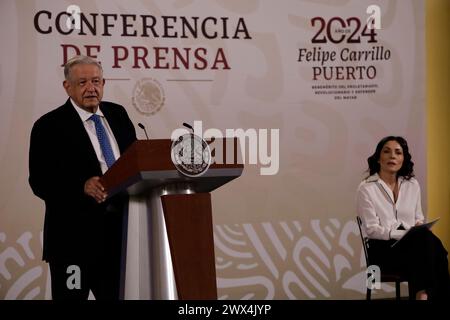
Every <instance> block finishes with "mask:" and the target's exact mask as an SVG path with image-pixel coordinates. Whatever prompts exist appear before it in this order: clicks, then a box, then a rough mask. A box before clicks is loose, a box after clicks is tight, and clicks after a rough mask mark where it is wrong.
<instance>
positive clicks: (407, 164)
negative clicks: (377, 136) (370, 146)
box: [367, 136, 414, 180]
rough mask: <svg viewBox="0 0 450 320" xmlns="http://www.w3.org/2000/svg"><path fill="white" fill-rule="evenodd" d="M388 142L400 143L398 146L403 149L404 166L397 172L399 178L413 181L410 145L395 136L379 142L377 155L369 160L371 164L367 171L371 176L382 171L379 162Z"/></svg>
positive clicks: (376, 150)
mask: <svg viewBox="0 0 450 320" xmlns="http://www.w3.org/2000/svg"><path fill="white" fill-rule="evenodd" d="M388 141H396V142H398V144H399V145H400V146H401V147H402V149H403V158H404V160H403V165H402V167H401V168H400V170H399V171H398V172H397V177H404V178H405V179H406V180H409V179H411V178H412V177H414V169H413V168H414V162H412V161H411V154H410V153H409V148H408V143H407V142H406V140H405V139H404V138H403V137H395V136H388V137H385V138H383V139H381V141H380V142H378V145H377V148H376V149H375V153H374V154H373V155H371V156H370V157H369V158H367V163H368V164H369V169H368V170H367V171H369V176H371V175H373V174H375V173H378V172H379V171H380V164H379V163H378V161H379V160H380V154H381V150H382V149H383V147H384V145H385V144H386V142H388Z"/></svg>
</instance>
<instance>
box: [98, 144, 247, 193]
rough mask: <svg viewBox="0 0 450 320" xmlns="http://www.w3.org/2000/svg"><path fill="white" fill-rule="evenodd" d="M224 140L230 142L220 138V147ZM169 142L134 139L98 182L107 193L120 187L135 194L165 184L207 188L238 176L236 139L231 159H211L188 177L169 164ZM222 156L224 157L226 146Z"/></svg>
mask: <svg viewBox="0 0 450 320" xmlns="http://www.w3.org/2000/svg"><path fill="white" fill-rule="evenodd" d="M226 140H228V143H229V142H230V139H223V141H220V142H221V144H222V146H223V148H226V147H225V146H226V145H227V141H226ZM232 140H233V139H232ZM231 142H232V144H233V141H231ZM171 144H172V141H171V140H170V139H153V140H138V141H135V142H134V143H133V144H132V145H131V146H130V147H129V148H128V149H127V150H126V151H125V152H124V153H123V154H122V155H121V157H120V158H119V159H118V160H117V161H116V162H115V163H114V165H113V166H112V167H111V168H110V169H109V170H108V171H107V172H106V173H105V174H104V175H103V177H102V179H101V182H102V184H103V185H104V186H105V188H106V189H107V190H108V195H109V196H112V195H114V194H116V193H118V192H121V191H124V190H126V191H127V193H128V194H130V195H139V194H145V193H146V192H148V191H149V190H151V189H154V188H157V187H165V186H179V187H180V188H189V189H190V190H191V191H192V192H195V193H198V192H210V191H212V190H214V189H216V188H218V187H220V186H222V185H224V184H226V183H227V182H229V181H231V180H233V179H235V178H237V177H239V176H240V175H241V174H242V171H243V169H244V165H243V164H238V163H237V152H236V151H237V141H236V140H234V151H235V152H234V153H233V158H234V163H232V164H229V163H223V164H220V163H212V164H211V165H210V166H209V168H208V170H207V171H206V172H205V173H203V174H202V175H200V176H196V177H188V176H186V175H184V174H182V173H180V172H179V171H178V170H177V168H176V167H175V165H174V164H173V162H172V159H171ZM223 159H227V158H226V150H224V151H223Z"/></svg>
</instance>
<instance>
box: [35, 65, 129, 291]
mask: <svg viewBox="0 0 450 320" xmlns="http://www.w3.org/2000/svg"><path fill="white" fill-rule="evenodd" d="M64 75H65V81H64V83H63V86H64V88H65V90H66V92H67V94H68V96H69V99H68V100H67V101H66V103H65V104H64V105H62V106H60V107H59V108H57V109H55V110H53V111H51V112H49V113H47V114H45V115H44V116H42V117H41V118H40V119H38V120H37V121H36V123H35V124H34V126H33V129H32V132H31V141H30V154H29V157H30V158H29V169H30V176H29V182H30V186H31V188H32V189H33V192H34V193H35V194H36V195H37V196H38V197H39V198H41V199H42V200H44V202H45V223H44V250H43V260H45V261H47V262H48V263H49V265H50V273H51V280H52V297H53V299H87V297H88V294H89V290H92V293H93V294H94V296H95V297H96V299H118V297H119V282H120V253H121V232H122V213H123V209H124V205H126V200H127V199H126V197H124V196H121V195H118V196H114V197H111V198H107V196H108V194H107V190H105V188H104V187H103V186H102V184H101V182H100V180H99V179H100V177H101V175H102V174H103V173H105V171H106V170H107V169H108V168H109V167H110V166H111V165H112V163H113V162H114V161H115V160H117V158H118V157H119V156H120V154H122V153H123V152H124V151H125V150H126V149H127V148H128V147H129V146H130V145H131V144H132V143H133V142H134V141H135V140H136V132H135V129H134V126H133V124H132V122H131V120H130V118H129V117H128V115H127V112H126V111H125V109H124V108H123V107H122V106H120V105H117V104H114V103H110V102H104V101H102V97H103V87H104V84H105V80H104V79H103V70H102V67H101V65H100V64H99V63H98V62H97V61H96V60H94V59H92V58H89V57H86V56H76V57H74V58H72V59H70V60H69V61H68V62H67V64H66V65H65V68H64Z"/></svg>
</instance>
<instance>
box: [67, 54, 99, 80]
mask: <svg viewBox="0 0 450 320" xmlns="http://www.w3.org/2000/svg"><path fill="white" fill-rule="evenodd" d="M77 64H93V65H95V66H97V67H98V68H99V69H100V73H101V74H102V76H103V68H102V65H101V64H100V63H99V62H98V61H97V60H95V59H94V58H91V57H88V56H82V55H79V56H75V57H73V58H71V59H69V60H68V61H67V62H66V64H65V65H64V77H65V78H66V80H67V81H70V70H72V68H73V67H74V66H76V65H77Z"/></svg>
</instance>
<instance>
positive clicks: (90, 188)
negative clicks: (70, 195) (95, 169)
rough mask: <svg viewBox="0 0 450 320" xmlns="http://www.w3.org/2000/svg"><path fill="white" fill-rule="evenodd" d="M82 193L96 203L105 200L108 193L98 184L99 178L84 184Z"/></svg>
mask: <svg viewBox="0 0 450 320" xmlns="http://www.w3.org/2000/svg"><path fill="white" fill-rule="evenodd" d="M84 193H85V194H87V195H88V196H91V197H92V198H94V199H95V201H97V202H98V203H102V202H104V201H105V200H106V197H107V196H108V193H107V192H106V190H105V188H104V187H103V185H102V184H101V183H100V177H92V178H90V179H88V180H87V181H86V182H85V183H84Z"/></svg>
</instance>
